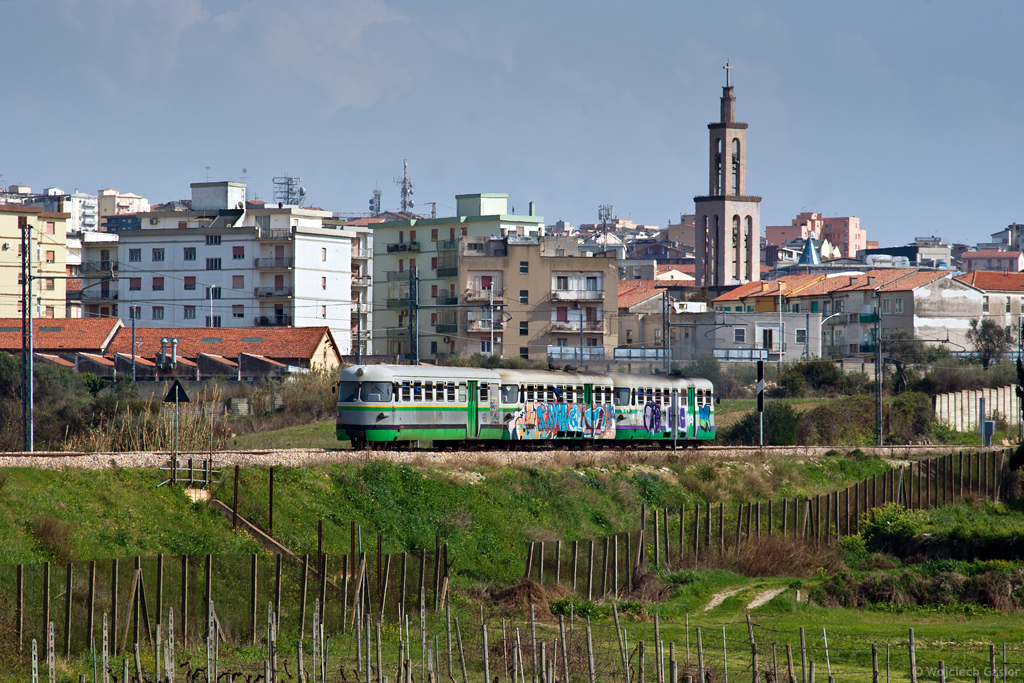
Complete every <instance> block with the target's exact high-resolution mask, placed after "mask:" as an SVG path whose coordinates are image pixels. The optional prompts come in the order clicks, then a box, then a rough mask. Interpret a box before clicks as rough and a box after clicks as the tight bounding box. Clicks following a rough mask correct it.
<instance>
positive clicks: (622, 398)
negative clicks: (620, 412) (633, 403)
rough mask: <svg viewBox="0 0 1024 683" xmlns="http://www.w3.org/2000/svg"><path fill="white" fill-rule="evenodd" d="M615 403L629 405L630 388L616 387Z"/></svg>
mask: <svg viewBox="0 0 1024 683" xmlns="http://www.w3.org/2000/svg"><path fill="white" fill-rule="evenodd" d="M615 405H617V406H628V405H629V389H616V390H615Z"/></svg>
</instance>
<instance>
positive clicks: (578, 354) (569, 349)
mask: <svg viewBox="0 0 1024 683" xmlns="http://www.w3.org/2000/svg"><path fill="white" fill-rule="evenodd" d="M548 358H550V359H551V360H562V361H572V360H574V361H580V360H585V361H586V360H604V347H603V346H584V347H579V346H549V347H548Z"/></svg>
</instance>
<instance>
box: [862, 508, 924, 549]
mask: <svg viewBox="0 0 1024 683" xmlns="http://www.w3.org/2000/svg"><path fill="white" fill-rule="evenodd" d="M924 517H925V515H924V514H922V513H921V512H919V511H917V510H908V509H907V508H905V507H903V506H902V505H897V504H896V503H886V504H885V505H883V506H882V507H880V508H874V509H872V510H871V511H870V512H869V513H868V514H866V515H864V517H863V520H862V522H861V535H862V536H863V537H864V542H865V544H866V546H867V548H868V549H869V550H873V551H885V552H891V551H892V550H894V549H896V548H899V547H900V546H902V545H903V544H905V543H906V542H907V541H909V540H910V539H912V538H913V537H915V536H917V535H918V534H919V533H921V532H922V531H923V530H924Z"/></svg>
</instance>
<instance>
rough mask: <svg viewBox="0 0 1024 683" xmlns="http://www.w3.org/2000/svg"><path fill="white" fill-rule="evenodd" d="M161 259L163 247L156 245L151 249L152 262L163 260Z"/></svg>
mask: <svg viewBox="0 0 1024 683" xmlns="http://www.w3.org/2000/svg"><path fill="white" fill-rule="evenodd" d="M163 260H164V248H163V247H156V248H155V249H153V262H154V263H156V262H159V261H163Z"/></svg>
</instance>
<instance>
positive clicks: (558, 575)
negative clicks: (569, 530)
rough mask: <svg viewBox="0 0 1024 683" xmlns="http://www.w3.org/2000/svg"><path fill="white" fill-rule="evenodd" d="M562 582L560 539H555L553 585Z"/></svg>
mask: <svg viewBox="0 0 1024 683" xmlns="http://www.w3.org/2000/svg"><path fill="white" fill-rule="evenodd" d="M561 583H562V541H561V539H559V540H557V541H555V585H556V586H559V585H561Z"/></svg>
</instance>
